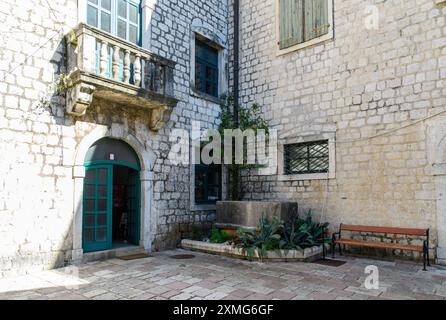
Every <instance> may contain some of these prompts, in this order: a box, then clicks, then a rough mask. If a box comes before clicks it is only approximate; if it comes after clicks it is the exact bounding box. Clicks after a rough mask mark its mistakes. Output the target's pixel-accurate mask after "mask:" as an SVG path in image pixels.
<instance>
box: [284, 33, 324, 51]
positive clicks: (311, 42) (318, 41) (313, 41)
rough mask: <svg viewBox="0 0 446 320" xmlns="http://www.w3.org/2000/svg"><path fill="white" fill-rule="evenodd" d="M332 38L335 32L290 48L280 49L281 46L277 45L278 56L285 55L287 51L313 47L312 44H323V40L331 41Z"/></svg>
mask: <svg viewBox="0 0 446 320" xmlns="http://www.w3.org/2000/svg"><path fill="white" fill-rule="evenodd" d="M332 39H333V32H329V33H327V34H326V35H323V36H321V37H319V38H315V39H312V40H310V41H306V42H303V43H299V44H296V45H294V46H292V47H289V48H286V49H279V47H277V53H276V56H278V57H279V56H283V55H285V54H287V53H291V52H294V51H298V50H301V49H305V48H308V47H311V46H315V45H318V44H322V43H323V42H326V41H329V40H332Z"/></svg>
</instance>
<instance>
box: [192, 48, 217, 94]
mask: <svg viewBox="0 0 446 320" xmlns="http://www.w3.org/2000/svg"><path fill="white" fill-rule="evenodd" d="M218 73H219V70H218V50H217V49H215V48H213V47H211V46H209V45H208V44H206V43H204V42H203V41H200V40H199V39H196V43H195V88H196V89H197V90H198V91H201V92H204V93H207V94H209V95H213V96H218Z"/></svg>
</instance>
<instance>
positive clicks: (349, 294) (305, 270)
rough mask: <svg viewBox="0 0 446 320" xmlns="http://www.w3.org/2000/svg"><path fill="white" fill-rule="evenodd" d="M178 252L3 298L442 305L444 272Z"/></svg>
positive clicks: (2, 284)
mask: <svg viewBox="0 0 446 320" xmlns="http://www.w3.org/2000/svg"><path fill="white" fill-rule="evenodd" d="M178 253H184V251H183V250H174V251H167V252H162V253H158V254H156V255H154V256H153V257H148V258H145V259H139V260H133V261H122V260H119V259H112V260H107V261H101V262H91V263H87V264H84V265H81V266H79V267H77V268H73V267H70V268H65V269H59V270H51V271H44V272H40V273H35V274H30V275H26V276H22V277H16V278H7V279H0V299H7V300H17V299H18V300H22V299H23V300H54V299H59V300H65V299H69V300H84V299H94V300H118V299H119V300H122V299H124V300H126V299H127V300H129V299H135V300H166V299H172V300H189V299H190V300H258V299H260V300H351V299H353V300H375V299H389V300H393V299H394V300H415V299H419V300H426V299H427V300H445V299H446V268H443V267H440V266H432V267H430V268H429V270H428V271H427V272H423V271H421V267H420V264H416V263H410V262H407V261H393V262H389V261H380V260H375V259H366V258H358V257H348V256H343V257H342V259H343V260H345V261H346V264H344V265H342V266H339V267H330V266H324V265H320V264H312V263H303V262H288V263H286V262H280V263H260V262H249V261H241V260H234V259H231V258H227V257H220V256H215V255H208V254H204V253H194V255H195V258H193V259H190V260H176V259H171V256H172V255H175V254H178ZM369 265H374V266H376V267H378V270H379V277H380V278H379V281H380V287H379V289H377V290H368V289H366V288H365V285H364V281H365V279H366V277H367V276H368V274H366V273H365V267H367V266H369Z"/></svg>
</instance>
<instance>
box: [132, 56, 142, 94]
mask: <svg viewBox="0 0 446 320" xmlns="http://www.w3.org/2000/svg"><path fill="white" fill-rule="evenodd" d="M133 69H134V74H133V79H134V81H135V86H138V87H139V86H140V85H141V55H140V54H136V57H135V62H134V67H133Z"/></svg>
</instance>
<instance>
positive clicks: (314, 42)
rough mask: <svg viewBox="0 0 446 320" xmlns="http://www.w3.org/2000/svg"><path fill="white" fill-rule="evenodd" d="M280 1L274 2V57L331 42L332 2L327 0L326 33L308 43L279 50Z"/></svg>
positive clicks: (332, 36) (332, 30)
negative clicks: (327, 26)
mask: <svg viewBox="0 0 446 320" xmlns="http://www.w3.org/2000/svg"><path fill="white" fill-rule="evenodd" d="M279 1H280V0H275V7H276V8H275V22H276V23H275V28H276V30H275V32H276V56H282V55H285V54H287V53H291V52H294V51H298V50H301V49H304V48H308V47H311V46H315V45H318V44H322V43H324V42H326V41H329V40H332V39H333V38H334V0H327V2H328V23H329V25H330V27H329V28H328V33H327V34H325V35H323V36H320V37H318V38H315V39H311V40H309V41H305V42H302V43H299V44H296V45H294V46H291V47H289V48H285V49H280V45H279V41H280V4H279Z"/></svg>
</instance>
